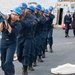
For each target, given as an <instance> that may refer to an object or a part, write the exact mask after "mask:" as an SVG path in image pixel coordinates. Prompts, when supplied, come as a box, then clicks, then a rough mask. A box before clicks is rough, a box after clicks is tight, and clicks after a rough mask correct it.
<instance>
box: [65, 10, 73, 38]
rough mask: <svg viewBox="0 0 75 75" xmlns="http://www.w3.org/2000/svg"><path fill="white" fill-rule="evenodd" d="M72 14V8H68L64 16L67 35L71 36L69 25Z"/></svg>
mask: <svg viewBox="0 0 75 75" xmlns="http://www.w3.org/2000/svg"><path fill="white" fill-rule="evenodd" d="M71 21H72V19H71V15H70V10H67V14H66V15H65V16H64V24H65V37H69V29H70V28H69V27H70V24H71Z"/></svg>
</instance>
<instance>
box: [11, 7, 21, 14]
mask: <svg viewBox="0 0 75 75" xmlns="http://www.w3.org/2000/svg"><path fill="white" fill-rule="evenodd" d="M13 11H14V12H16V13H17V14H19V15H21V14H22V10H21V8H20V7H15V8H14V9H13V10H11V12H13Z"/></svg>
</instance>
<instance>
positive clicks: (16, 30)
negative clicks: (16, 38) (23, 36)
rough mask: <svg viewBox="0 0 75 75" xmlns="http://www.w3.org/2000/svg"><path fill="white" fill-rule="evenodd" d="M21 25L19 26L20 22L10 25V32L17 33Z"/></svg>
mask: <svg viewBox="0 0 75 75" xmlns="http://www.w3.org/2000/svg"><path fill="white" fill-rule="evenodd" d="M21 27H22V26H21V23H20V22H17V23H15V24H14V26H13V27H12V32H11V33H10V34H15V35H17V34H18V33H19V32H20V30H21Z"/></svg>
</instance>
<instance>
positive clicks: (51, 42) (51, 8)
mask: <svg viewBox="0 0 75 75" xmlns="http://www.w3.org/2000/svg"><path fill="white" fill-rule="evenodd" d="M53 9H54V8H53V7H52V6H50V7H49V11H48V15H49V18H50V21H49V26H48V43H49V46H50V52H51V53H52V52H53V49H52V45H53V25H52V23H53V20H54V18H55V16H54V15H53V14H52V11H53Z"/></svg>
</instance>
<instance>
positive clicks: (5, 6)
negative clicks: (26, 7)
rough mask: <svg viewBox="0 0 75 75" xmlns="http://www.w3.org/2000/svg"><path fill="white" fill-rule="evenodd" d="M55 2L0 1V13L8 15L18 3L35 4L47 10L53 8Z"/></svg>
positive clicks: (53, 0)
mask: <svg viewBox="0 0 75 75" xmlns="http://www.w3.org/2000/svg"><path fill="white" fill-rule="evenodd" d="M56 1H57V0H0V11H2V12H3V13H5V14H7V13H10V10H11V9H13V8H14V7H15V6H19V5H20V3H22V2H25V3H27V4H28V3H29V2H36V3H39V4H41V5H42V6H44V7H45V8H48V7H49V6H51V5H52V6H55V3H56Z"/></svg>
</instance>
